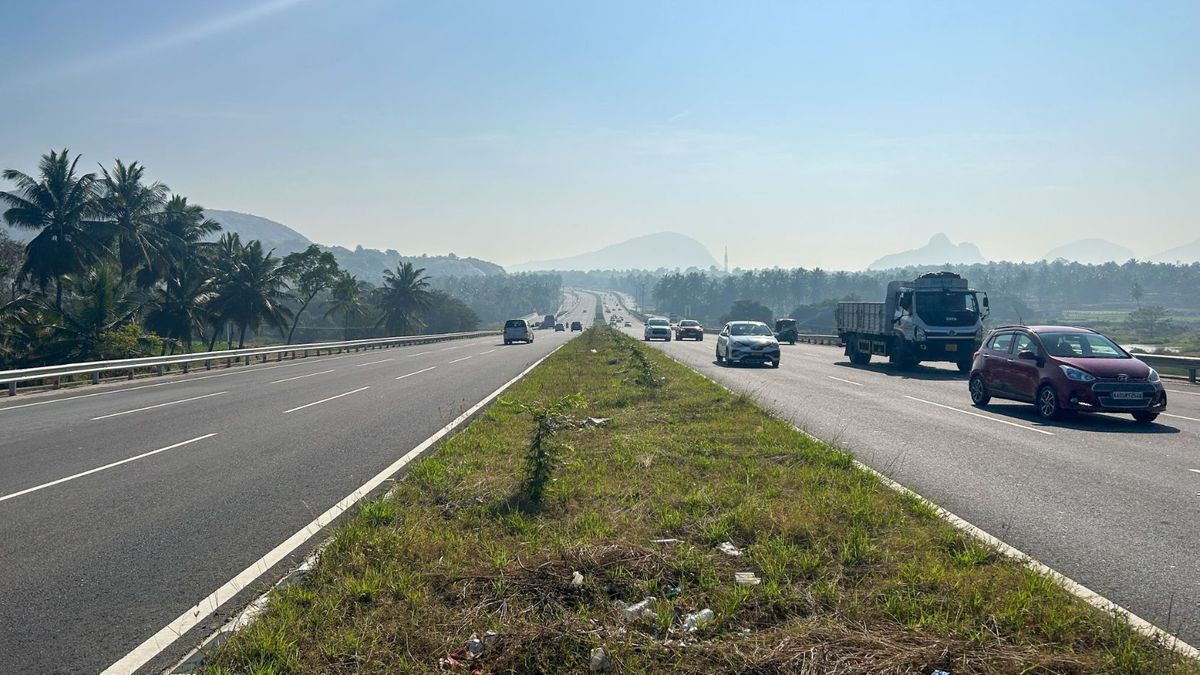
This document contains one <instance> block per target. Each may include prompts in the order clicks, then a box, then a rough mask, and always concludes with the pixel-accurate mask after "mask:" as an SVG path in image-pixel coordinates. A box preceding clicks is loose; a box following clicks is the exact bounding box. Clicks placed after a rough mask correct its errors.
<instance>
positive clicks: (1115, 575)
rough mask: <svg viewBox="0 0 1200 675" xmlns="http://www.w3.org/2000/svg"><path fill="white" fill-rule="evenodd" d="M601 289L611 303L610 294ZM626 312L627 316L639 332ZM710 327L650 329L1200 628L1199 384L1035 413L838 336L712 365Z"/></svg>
mask: <svg viewBox="0 0 1200 675" xmlns="http://www.w3.org/2000/svg"><path fill="white" fill-rule="evenodd" d="M606 302H607V303H608V304H610V305H613V306H618V302H617V300H616V298H615V296H612V295H609V296H608V297H607V298H606ZM627 318H629V319H630V320H631V321H632V323H633V327H632V328H625V329H624V330H625V332H627V333H629V334H631V335H633V336H634V337H637V338H638V339H641V337H642V325H641V324H640V323H638V322H637V321H636V320H633V319H632V318H631V317H627ZM715 343H716V336H715V335H707V336H705V340H704V341H703V342H677V341H672V342H669V343H663V342H656V343H654V345H655V346H656V347H658V348H660V349H662V350H663V351H664V352H666V353H668V354H670V355H671V356H672V357H674V358H675V359H677V360H679V361H681V362H682V363H685V364H687V365H688V366H690V367H692V368H694V369H696V370H697V371H699V372H701V373H703V374H704V375H706V376H708V377H710V378H712V379H714V380H716V381H718V382H720V383H722V384H724V385H725V386H728V387H729V388H731V389H733V390H734V391H738V392H741V393H745V394H748V395H750V396H752V397H753V398H755V399H756V400H757V401H759V402H761V403H763V404H765V405H766V406H768V407H769V408H770V409H772V410H774V411H776V412H777V413H778V414H779V415H781V416H782V417H784V418H786V419H788V420H790V421H792V422H793V423H794V424H796V425H797V426H798V427H800V428H801V429H804V430H806V431H808V432H809V433H811V434H813V435H814V436H817V437H819V438H821V439H823V440H826V441H830V442H833V443H835V444H837V445H840V446H842V447H845V448H847V449H849V450H851V451H853V452H854V454H855V455H856V456H857V457H858V459H859V460H861V461H862V462H864V463H865V464H867V465H869V466H871V467H873V468H874V469H876V470H878V471H880V472H882V473H884V474H886V475H888V476H889V477H891V478H892V479H894V480H896V481H898V482H899V483H901V484H903V485H905V486H906V487H909V488H911V489H913V490H915V491H917V492H919V493H920V494H922V495H924V496H926V497H928V498H929V499H932V500H933V501H935V502H937V503H938V504H940V505H941V506H943V507H945V508H946V509H948V510H950V511H952V512H954V513H956V514H958V515H959V516H960V517H962V518H964V519H966V520H968V521H970V522H971V523H973V524H975V525H976V526H978V527H980V528H982V529H984V530H986V531H987V532H989V533H991V534H992V535H994V536H996V537H999V538H1000V539H1002V540H1004V541H1005V542H1007V543H1009V544H1010V545H1012V546H1015V547H1016V548H1018V549H1020V550H1022V551H1024V552H1025V553H1027V554H1029V555H1031V556H1033V557H1035V558H1037V559H1038V560H1040V561H1042V562H1043V563H1045V564H1047V565H1049V566H1051V567H1053V568H1054V569H1056V570H1058V571H1059V572H1061V573H1063V574H1065V575H1067V576H1069V577H1071V578H1073V579H1075V580H1076V581H1078V582H1079V583H1081V584H1083V585H1085V586H1088V587H1089V588H1091V589H1092V590H1094V591H1096V592H1098V593H1100V594H1102V595H1104V596H1105V597H1107V598H1108V599H1110V600H1112V601H1114V602H1116V603H1118V604H1120V605H1123V606H1124V607H1126V608H1127V609H1129V610H1130V611H1132V612H1134V613H1136V614H1138V615H1140V616H1141V617H1142V618H1144V619H1146V620H1148V621H1151V622H1153V623H1155V624H1157V625H1158V626H1160V627H1162V628H1165V629H1168V630H1170V631H1172V632H1177V633H1178V634H1179V635H1180V637H1182V638H1183V639H1184V640H1186V641H1189V642H1191V643H1192V644H1196V643H1197V642H1200V556H1198V555H1197V553H1198V549H1197V547H1198V545H1200V519H1198V518H1197V517H1196V514H1197V511H1198V510H1200V387H1197V386H1195V385H1189V384H1187V383H1185V382H1179V381H1171V382H1169V383H1168V384H1167V389H1168V392H1169V394H1170V408H1169V411H1168V413H1169V414H1166V415H1163V416H1162V417H1160V418H1159V419H1158V422H1157V423H1155V424H1151V425H1138V424H1135V423H1134V422H1133V420H1132V419H1131V418H1130V417H1129V416H1128V415H1095V416H1081V417H1079V418H1077V419H1075V420H1066V421H1063V422H1058V423H1053V424H1046V423H1043V422H1041V421H1039V420H1038V418H1037V416H1036V415H1035V414H1034V411H1033V407H1032V406H1030V405H1026V404H1019V403H1008V402H1002V401H1001V402H993V403H992V404H991V405H989V406H988V407H987V408H985V409H977V408H973V407H972V406H971V403H970V399H969V398H968V395H967V385H966V378H965V376H963V375H960V374H959V373H958V372H957V371H956V370H951V369H950V368H948V367H941V366H943V365H947V366H948V365H949V364H937V365H936V366H935V365H932V364H931V365H926V366H922V367H920V368H918V369H916V370H915V371H912V372H902V371H898V370H896V369H894V368H892V367H891V366H889V365H887V364H886V363H879V362H878V360H876V362H874V363H872V364H871V365H869V366H861V367H860V366H853V365H851V364H850V363H849V360H848V359H847V358H846V357H845V356H843V354H842V352H841V349H840V348H836V347H825V346H816V345H803V344H798V345H794V346H792V345H783V347H782V357H781V360H782V363H781V367H780V368H779V369H778V370H776V369H770V368H757V367H726V366H719V365H717V364H716V360H715V355H714V351H715Z"/></svg>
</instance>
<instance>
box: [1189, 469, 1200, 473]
mask: <svg viewBox="0 0 1200 675" xmlns="http://www.w3.org/2000/svg"><path fill="white" fill-rule="evenodd" d="M1188 471H1191V472H1192V473H1200V469H1188Z"/></svg>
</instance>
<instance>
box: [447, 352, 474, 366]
mask: <svg viewBox="0 0 1200 675" xmlns="http://www.w3.org/2000/svg"><path fill="white" fill-rule="evenodd" d="M473 356H474V354H472V355H471V356H464V357H462V358H461V359H454V360H453V361H451V362H450V363H458V362H459V361H466V360H467V359H469V358H472V357H473ZM447 365H449V364H447Z"/></svg>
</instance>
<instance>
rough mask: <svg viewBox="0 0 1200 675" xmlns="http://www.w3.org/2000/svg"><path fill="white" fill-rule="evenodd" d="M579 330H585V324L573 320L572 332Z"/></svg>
mask: <svg viewBox="0 0 1200 675" xmlns="http://www.w3.org/2000/svg"><path fill="white" fill-rule="evenodd" d="M577 330H583V324H581V323H579V322H578V321H572V322H571V332H572V333H574V332H575V331H577Z"/></svg>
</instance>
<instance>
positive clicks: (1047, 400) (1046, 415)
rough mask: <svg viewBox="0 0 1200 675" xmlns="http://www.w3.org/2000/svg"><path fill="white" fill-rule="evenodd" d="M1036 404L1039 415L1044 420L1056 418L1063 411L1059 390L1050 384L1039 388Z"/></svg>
mask: <svg viewBox="0 0 1200 675" xmlns="http://www.w3.org/2000/svg"><path fill="white" fill-rule="evenodd" d="M1036 405H1037V411H1038V416H1039V417H1041V418H1042V419H1044V420H1052V419H1055V418H1057V417H1058V416H1059V415H1060V414H1061V413H1062V408H1061V407H1059V405H1058V392H1056V391H1054V387H1051V386H1050V385H1048V384H1047V385H1043V386H1042V388H1041V389H1038V394H1037V403H1036Z"/></svg>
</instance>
